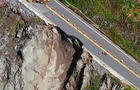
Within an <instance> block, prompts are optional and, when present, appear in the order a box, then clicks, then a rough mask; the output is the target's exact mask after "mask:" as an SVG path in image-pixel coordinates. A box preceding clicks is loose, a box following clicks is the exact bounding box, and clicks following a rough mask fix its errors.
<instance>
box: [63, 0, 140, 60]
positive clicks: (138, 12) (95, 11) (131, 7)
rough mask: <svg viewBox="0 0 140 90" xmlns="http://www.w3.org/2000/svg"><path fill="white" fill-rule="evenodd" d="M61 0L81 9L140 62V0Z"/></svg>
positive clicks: (101, 29)
mask: <svg viewBox="0 0 140 90" xmlns="http://www.w3.org/2000/svg"><path fill="white" fill-rule="evenodd" d="M61 1H62V2H63V3H64V4H66V5H68V6H69V7H70V8H71V9H72V10H74V11H76V13H78V14H80V13H79V12H78V10H77V9H79V10H80V11H81V12H82V13H83V14H84V15H85V16H87V17H88V18H89V19H90V20H92V21H93V22H95V23H96V24H97V25H99V27H100V31H101V32H102V33H104V34H105V35H106V36H108V37H109V38H110V39H111V40H112V41H113V42H114V43H116V44H117V45H119V46H120V47H121V48H123V49H124V50H125V51H126V52H127V53H129V54H131V55H132V56H133V57H134V58H135V59H137V60H138V61H139V62H140V2H136V0H134V1H133V0H61ZM80 15H81V14H80ZM81 16H82V17H84V16H83V15H81ZM84 19H85V17H84ZM86 20H87V19H86ZM90 20H87V21H89V22H90ZM90 23H91V22H90Z"/></svg>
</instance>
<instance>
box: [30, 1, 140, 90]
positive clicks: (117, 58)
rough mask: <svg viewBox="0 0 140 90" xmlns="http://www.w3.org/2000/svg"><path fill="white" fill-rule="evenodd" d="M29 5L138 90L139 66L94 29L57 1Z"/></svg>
mask: <svg viewBox="0 0 140 90" xmlns="http://www.w3.org/2000/svg"><path fill="white" fill-rule="evenodd" d="M31 4H32V5H33V6H34V7H35V8H36V9H37V10H39V12H40V13H42V14H43V15H45V16H46V17H47V18H48V19H50V20H51V21H52V22H53V23H55V24H56V25H57V26H58V27H60V28H61V29H62V30H64V31H65V32H66V33H67V34H69V35H72V36H75V37H77V38H78V39H80V40H81V41H82V43H83V44H84V47H85V48H86V49H87V50H89V51H90V52H91V53H93V54H94V55H96V56H97V57H98V58H99V59H100V60H102V61H103V62H104V63H106V64H107V65H108V66H110V67H111V68H112V69H113V70H115V71H116V72H118V73H119V74H120V75H121V76H123V77H124V78H125V79H126V80H128V81H129V82H130V83H132V84H133V85H135V86H136V87H137V88H139V89H140V64H139V63H137V62H136V61H135V60H134V59H133V58H132V57H131V56H129V55H128V54H126V53H125V52H124V51H123V50H122V49H120V48H119V47H118V46H116V45H115V44H114V43H112V42H111V41H110V40H109V39H108V38H107V37H106V36H104V35H103V34H102V33H100V32H99V31H98V30H97V29H96V28H94V27H92V26H91V25H89V24H88V23H87V22H86V21H84V20H83V19H82V18H80V17H79V16H78V15H76V14H75V13H74V12H73V11H71V10H70V9H68V8H67V7H65V6H64V5H63V4H61V3H60V2H59V1H57V0H51V2H49V3H47V5H46V6H45V5H44V6H42V5H39V4H35V3H31ZM102 52H105V53H107V55H104V54H102ZM121 61H123V62H121Z"/></svg>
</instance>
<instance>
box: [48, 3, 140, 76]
mask: <svg viewBox="0 0 140 90" xmlns="http://www.w3.org/2000/svg"><path fill="white" fill-rule="evenodd" d="M46 7H47V8H48V9H49V10H50V11H52V12H53V13H55V14H56V15H57V16H58V17H59V18H61V19H62V20H63V21H65V22H66V23H67V24H69V25H70V26H71V27H72V28H74V29H75V30H76V31H78V32H79V33H80V34H82V35H83V36H84V37H86V38H87V39H88V40H89V41H91V42H92V43H93V44H94V45H96V46H97V47H99V48H100V49H101V50H102V51H104V52H105V53H107V54H108V55H109V56H110V57H111V58H113V59H114V60H115V61H117V62H118V63H119V64H121V65H122V66H123V67H124V68H126V69H127V70H128V71H130V72H131V73H132V74H134V75H135V76H136V77H138V78H140V75H138V74H137V73H136V72H135V71H133V70H132V69H130V68H129V67H128V66H126V65H125V64H123V63H121V62H120V60H119V59H117V58H116V57H114V56H113V55H111V54H110V53H109V52H108V51H106V50H105V49H104V48H102V47H101V46H100V45H99V44H97V43H96V42H95V41H93V40H92V39H91V38H89V36H87V35H86V34H84V33H83V32H82V31H80V30H79V29H77V28H76V27H75V26H74V25H73V24H71V23H70V22H69V21H67V20H66V19H65V18H64V17H63V16H62V15H60V14H59V13H57V12H56V11H54V9H52V8H51V7H49V6H48V5H46Z"/></svg>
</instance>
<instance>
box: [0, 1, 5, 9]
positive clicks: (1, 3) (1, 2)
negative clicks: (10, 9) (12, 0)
mask: <svg viewBox="0 0 140 90" xmlns="http://www.w3.org/2000/svg"><path fill="white" fill-rule="evenodd" d="M3 6H4V1H3V0H0V8H2V7H3Z"/></svg>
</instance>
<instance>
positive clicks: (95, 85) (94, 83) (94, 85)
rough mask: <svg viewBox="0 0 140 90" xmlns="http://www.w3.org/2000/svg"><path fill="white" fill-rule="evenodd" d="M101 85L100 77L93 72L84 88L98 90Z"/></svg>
mask: <svg viewBox="0 0 140 90" xmlns="http://www.w3.org/2000/svg"><path fill="white" fill-rule="evenodd" d="M100 86H101V78H100V77H99V75H98V74H96V73H95V74H93V76H92V78H91V81H90V84H89V85H87V87H86V89H85V90H99V87H100Z"/></svg>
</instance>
